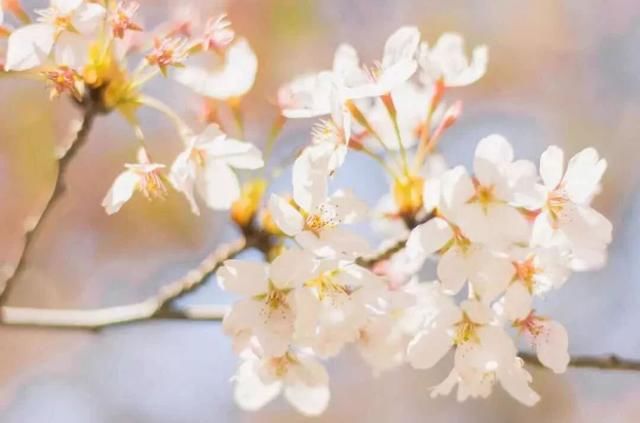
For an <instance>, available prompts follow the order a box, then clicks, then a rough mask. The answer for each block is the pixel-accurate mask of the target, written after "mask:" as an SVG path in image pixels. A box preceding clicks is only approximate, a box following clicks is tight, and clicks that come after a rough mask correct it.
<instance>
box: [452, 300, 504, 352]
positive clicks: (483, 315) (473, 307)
mask: <svg viewBox="0 0 640 423" xmlns="http://www.w3.org/2000/svg"><path fill="white" fill-rule="evenodd" d="M460 309H461V310H462V311H464V312H465V313H466V314H467V316H469V318H470V319H471V320H472V321H474V322H475V323H479V324H481V325H486V324H487V323H489V321H490V320H491V318H492V317H493V312H492V311H491V308H490V307H489V306H488V305H487V303H483V302H481V301H478V300H464V301H463V302H462V303H461V304H460ZM489 335H491V337H490V339H492V340H494V339H500V338H502V337H504V332H503V331H502V330H497V329H496V330H484V332H483V334H482V337H483V338H485V339H486V338H488V337H489ZM493 343H494V344H497V342H493Z"/></svg>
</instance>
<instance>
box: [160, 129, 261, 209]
mask: <svg viewBox="0 0 640 423" xmlns="http://www.w3.org/2000/svg"><path fill="white" fill-rule="evenodd" d="M262 166H263V161H262V154H261V152H260V151H259V150H258V149H257V148H256V147H255V146H254V145H253V144H250V143H248V142H244V141H238V140H235V139H232V138H227V136H226V135H225V134H224V133H223V132H222V131H220V129H219V128H218V126H216V125H210V126H208V127H207V128H206V129H205V130H204V131H203V132H202V133H200V134H198V135H193V136H191V137H189V139H188V140H187V147H186V149H185V150H184V151H183V152H182V153H180V154H179V155H178V156H177V157H176V160H175V161H174V163H173V165H172V166H171V173H170V180H171V183H172V184H173V186H174V187H175V188H176V189H177V190H178V191H181V192H182V193H184V195H185V196H186V197H187V200H188V201H189V204H190V205H191V210H192V211H193V213H195V214H200V209H199V207H198V204H197V203H196V201H195V193H194V191H197V192H198V194H199V195H200V197H202V199H203V200H204V201H205V203H206V204H207V206H208V207H210V208H212V209H214V210H227V209H229V208H230V207H231V205H232V204H233V202H234V201H235V200H237V199H238V198H239V197H240V182H239V181H238V177H237V176H236V174H235V172H234V171H233V169H258V168H261V167H262Z"/></svg>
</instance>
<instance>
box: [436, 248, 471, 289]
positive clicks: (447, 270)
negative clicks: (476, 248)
mask: <svg viewBox="0 0 640 423" xmlns="http://www.w3.org/2000/svg"><path fill="white" fill-rule="evenodd" d="M468 267H469V264H468V262H467V259H466V257H465V256H464V253H462V252H461V251H460V249H459V248H451V249H449V250H448V251H447V252H446V253H444V254H443V255H442V257H441V258H440V261H439V262H438V269H437V271H438V279H440V281H441V282H442V288H443V290H444V291H445V292H446V293H447V294H450V295H454V294H457V293H458V292H459V291H460V290H461V289H462V287H463V285H464V283H465V282H466V280H467V275H468V271H469V269H468Z"/></svg>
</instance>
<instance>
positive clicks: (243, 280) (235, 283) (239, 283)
mask: <svg viewBox="0 0 640 423" xmlns="http://www.w3.org/2000/svg"><path fill="white" fill-rule="evenodd" d="M268 275H269V273H268V267H267V265H265V264H264V263H259V262H255V261H246V260H226V261H225V262H224V266H223V267H222V268H221V269H220V270H218V272H217V273H216V276H217V278H218V285H219V286H220V288H221V289H223V290H225V291H229V292H233V293H235V294H238V295H244V296H248V297H253V296H255V295H259V294H262V293H264V292H267V289H268V283H267V281H268V279H267V278H268Z"/></svg>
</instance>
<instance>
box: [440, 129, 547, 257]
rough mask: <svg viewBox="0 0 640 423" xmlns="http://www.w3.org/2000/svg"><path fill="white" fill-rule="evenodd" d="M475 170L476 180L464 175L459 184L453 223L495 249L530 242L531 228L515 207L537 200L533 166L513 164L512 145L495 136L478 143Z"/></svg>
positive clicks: (457, 184) (525, 163) (523, 163)
mask: <svg viewBox="0 0 640 423" xmlns="http://www.w3.org/2000/svg"><path fill="white" fill-rule="evenodd" d="M473 169H474V177H473V179H472V178H471V177H469V176H467V175H466V173H463V174H462V175H461V176H460V178H459V180H457V181H456V191H457V192H458V198H457V199H456V201H458V203H457V204H454V205H453V206H452V207H453V208H454V210H453V214H452V216H451V218H452V220H453V221H454V222H455V223H456V224H457V225H458V226H460V228H461V229H462V231H463V232H464V233H465V234H467V235H468V236H469V238H470V239H471V240H473V241H477V242H482V243H485V244H493V245H504V244H505V243H506V244H508V243H511V242H526V241H527V240H528V239H529V235H530V227H529V225H528V223H527V220H526V218H525V216H524V215H523V214H522V213H521V212H520V211H519V210H518V209H516V207H515V206H518V205H519V204H523V205H524V204H528V203H529V202H531V201H533V199H534V198H535V191H534V187H535V181H536V172H535V167H534V166H533V164H532V163H531V162H528V161H526V160H518V161H513V148H512V147H511V145H510V144H509V142H508V141H507V140H506V139H504V138H503V137H501V136H499V135H492V136H489V137H487V138H484V139H482V140H481V141H480V142H479V143H478V146H477V147H476V152H475V158H474V161H473ZM465 197H466V198H465ZM460 200H463V201H460Z"/></svg>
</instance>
